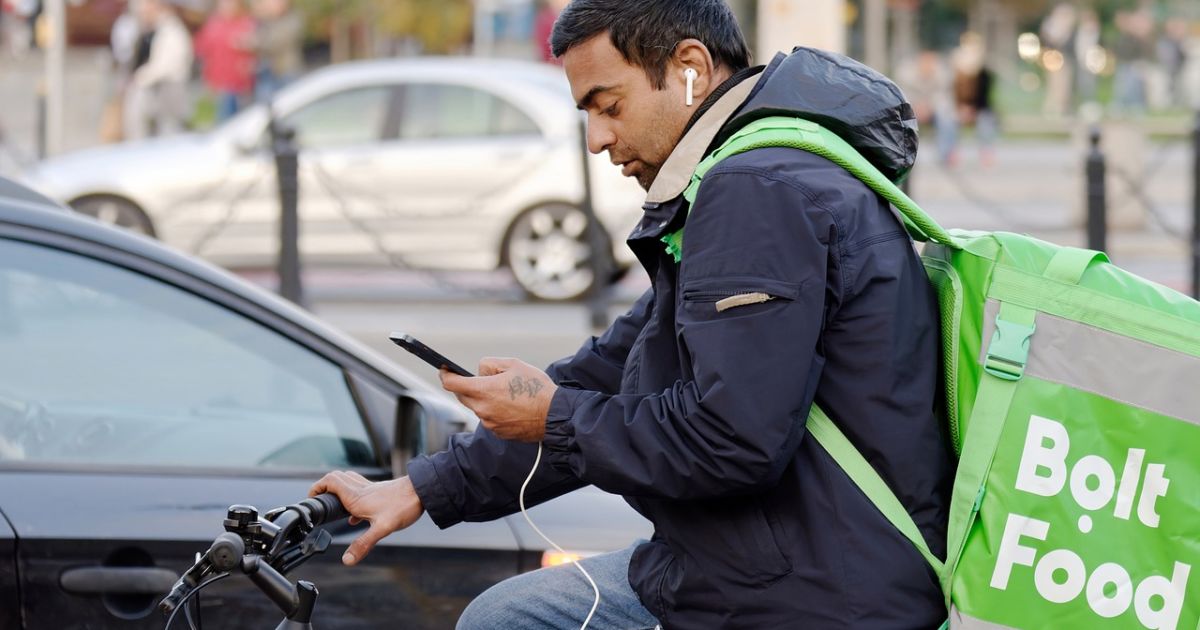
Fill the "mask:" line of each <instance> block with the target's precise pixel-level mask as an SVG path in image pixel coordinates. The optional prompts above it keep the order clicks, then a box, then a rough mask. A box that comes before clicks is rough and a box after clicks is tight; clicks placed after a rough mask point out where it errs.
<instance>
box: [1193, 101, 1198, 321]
mask: <svg viewBox="0 0 1200 630" xmlns="http://www.w3.org/2000/svg"><path fill="white" fill-rule="evenodd" d="M1192 297H1193V298H1195V299H1198V300H1200V110H1197V111H1196V127H1195V128H1194V129H1192Z"/></svg>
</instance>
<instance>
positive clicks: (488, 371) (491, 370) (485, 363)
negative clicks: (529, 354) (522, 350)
mask: <svg viewBox="0 0 1200 630" xmlns="http://www.w3.org/2000/svg"><path fill="white" fill-rule="evenodd" d="M517 363H520V361H517V360H516V359H509V358H502V357H484V358H482V359H480V360H479V375H480V376H495V375H497V374H503V373H504V372H507V371H508V370H510V369H512V367H513V365H515V364H517Z"/></svg>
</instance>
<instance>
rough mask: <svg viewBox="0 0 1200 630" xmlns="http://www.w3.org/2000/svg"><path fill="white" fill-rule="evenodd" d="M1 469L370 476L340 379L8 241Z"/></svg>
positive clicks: (2, 310)
mask: <svg viewBox="0 0 1200 630" xmlns="http://www.w3.org/2000/svg"><path fill="white" fill-rule="evenodd" d="M0 356H2V357H4V360H3V361H0V462H4V461H14V460H16V461H31V462H45V463H71V464H97V465H154V466H158V465H167V466H196V467H217V468H222V467H225V468H232V467H236V468H244V467H267V468H270V467H276V468H277V467H302V468H314V469H323V470H326V469H329V468H335V467H343V466H371V465H374V461H375V458H374V457H373V455H372V449H371V447H370V446H369V444H370V441H369V440H368V437H367V432H366V428H365V426H364V423H363V420H362V418H361V416H360V414H359V412H358V408H357V407H356V405H355V404H354V401H353V398H352V396H351V392H350V389H349V386H348V385H347V382H346V379H345V375H344V373H343V371H342V370H341V368H340V367H339V366H338V365H336V364H334V363H332V362H331V361H329V360H327V359H325V358H324V357H322V356H320V355H318V354H316V353H314V352H312V351H311V350H309V349H308V348H306V347H304V346H302V345H300V344H298V343H296V342H294V341H293V340H291V339H289V338H287V337H284V336H283V335H281V334H279V333H277V332H275V331H273V330H271V329H269V328H266V327H264V326H262V325H260V324H258V323H257V322H255V321H253V320H250V319H248V318H246V317H244V316H242V315H240V314H238V313H236V312H234V311H231V310H229V309H227V308H225V307H222V306H220V305H217V304H216V303H213V302H210V301H208V300H205V299H203V298H200V297H198V296H196V295H195V294H192V293H189V292H187V291H184V290H182V289H179V288H177V287H175V286H172V285H169V284H165V283H163V282H159V281H157V280H154V279H151V278H149V277H147V276H144V275H142V274H139V273H136V272H133V271H130V270H127V269H124V268H121V267H117V266H114V265H110V264H107V263H103V262H100V261H98V260H95V259H92V258H87V257H83V256H79V255H76V254H71V253H66V252H63V251H60V250H54V249H50V248H47V247H43V246H38V245H31V244H27V243H20V242H15V241H9V240H0Z"/></svg>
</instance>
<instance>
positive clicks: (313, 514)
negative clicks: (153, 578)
mask: <svg viewBox="0 0 1200 630" xmlns="http://www.w3.org/2000/svg"><path fill="white" fill-rule="evenodd" d="M349 515H350V514H349V513H348V512H347V511H346V508H345V507H343V506H342V502H341V501H340V500H338V498H337V496H336V495H333V494H329V493H326V494H320V495H317V496H315V497H310V498H308V499H304V500H303V501H300V502H298V503H294V504H292V505H289V506H287V507H283V508H278V509H275V510H271V511H270V512H267V513H266V514H265V515H263V517H262V518H259V516H258V511H257V510H256V509H255V508H253V507H251V506H246V505H234V506H230V508H229V514H228V518H226V520H225V529H226V530H227V531H225V533H223V534H221V535H220V536H217V537H216V539H215V540H213V543H212V545H211V546H210V547H209V548H208V551H206V552H204V555H203V556H201V558H200V560H199V561H197V562H196V564H194V565H192V567H191V568H190V569H188V570H187V571H186V572H184V574H183V575H182V576H180V578H179V581H177V582H176V583H175V586H174V588H172V589H171V592H170V593H169V594H168V595H167V596H166V597H165V598H164V599H163V600H162V602H161V603H160V604H159V606H160V608H161V609H162V611H163V612H164V613H174V610H175V609H176V608H177V607H178V606H179V605H180V604H181V603H182V602H184V601H185V600H186V599H187V597H188V596H189V594H190V593H191V592H192V591H193V590H194V589H196V588H198V587H201V584H202V582H203V581H204V579H205V578H206V577H209V576H213V575H215V574H221V573H230V572H232V571H234V570H238V571H240V572H242V573H245V574H247V575H249V576H250V577H251V581H252V582H254V583H255V585H257V586H258V587H259V588H260V589H262V591H263V592H264V593H266V594H267V595H268V596H269V597H270V598H271V599H272V601H274V602H275V603H276V604H277V605H278V606H279V607H280V608H281V609H282V610H283V611H284V613H285V614H287V615H288V618H289V619H296V620H303V621H305V622H306V621H307V617H308V615H310V614H311V611H312V605H313V603H314V601H315V598H316V588H315V587H314V586H313V585H312V584H311V583H306V582H304V581H303V580H301V582H300V583H299V584H298V585H296V586H293V585H292V584H291V582H289V581H288V580H287V578H285V577H283V574H284V573H287V572H288V571H289V570H290V569H292V568H294V567H296V566H298V565H299V564H301V563H303V562H304V561H305V560H307V559H308V558H309V557H310V556H312V555H313V554H316V553H321V552H323V551H325V548H326V547H327V546H328V545H329V542H330V539H331V537H330V535H329V533H328V532H326V531H314V530H316V528H318V527H320V526H321V525H324V524H327V523H331V522H333V521H337V520H341V519H343V518H346V517H348V516H349ZM318 534H319V535H318ZM272 565H275V566H272ZM308 591H312V592H311V593H309V592H308ZM172 616H173V615H172ZM168 623H169V622H168Z"/></svg>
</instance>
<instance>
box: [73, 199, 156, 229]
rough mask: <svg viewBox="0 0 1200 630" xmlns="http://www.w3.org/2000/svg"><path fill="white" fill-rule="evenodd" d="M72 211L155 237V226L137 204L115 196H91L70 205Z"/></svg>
mask: <svg viewBox="0 0 1200 630" xmlns="http://www.w3.org/2000/svg"><path fill="white" fill-rule="evenodd" d="M70 206H71V209H72V210H74V211H75V212H78V213H79V214H83V215H87V216H89V217H92V218H94V219H96V220H98V221H100V222H101V223H107V224H109V225H115V226H117V227H122V228H125V229H127V230H129V231H131V232H137V233H139V234H145V235H146V236H155V233H154V224H153V223H151V222H150V217H148V216H146V213H145V212H143V211H142V209H141V208H139V207H138V206H137V204H135V203H133V202H132V201H130V200H128V199H125V198H123V197H117V196H115V195H89V196H87V197H80V198H79V199H76V200H74V201H72V202H71V203H70Z"/></svg>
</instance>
